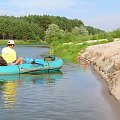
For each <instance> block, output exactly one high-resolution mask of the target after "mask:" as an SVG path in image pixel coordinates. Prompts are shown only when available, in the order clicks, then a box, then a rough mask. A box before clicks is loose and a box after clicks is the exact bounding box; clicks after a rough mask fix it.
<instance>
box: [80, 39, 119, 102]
mask: <svg viewBox="0 0 120 120" xmlns="http://www.w3.org/2000/svg"><path fill="white" fill-rule="evenodd" d="M80 58H81V59H85V60H87V61H88V62H90V63H91V64H92V65H93V67H94V69H95V70H96V71H98V72H99V74H100V75H101V76H102V77H103V78H104V79H105V80H106V82H107V84H108V89H109V92H110V94H112V95H113V96H114V97H115V98H116V99H117V100H119V101H120V41H115V42H110V43H106V44H100V45H94V46H89V47H88V48H86V49H85V51H84V52H83V53H81V55H80Z"/></svg>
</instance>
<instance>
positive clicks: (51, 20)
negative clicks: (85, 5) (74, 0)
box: [0, 15, 104, 40]
mask: <svg viewBox="0 0 120 120" xmlns="http://www.w3.org/2000/svg"><path fill="white" fill-rule="evenodd" d="M51 25H52V27H53V28H54V27H55V29H56V28H57V29H59V30H60V31H62V32H63V33H64V34H67V36H68V35H69V34H70V33H71V32H72V34H73V33H75V34H76V33H78V34H85V35H96V34H100V33H104V31H103V30H100V29H97V28H93V27H91V26H84V23H83V22H82V21H81V20H78V19H67V18H66V17H60V16H49V15H43V16H40V15H28V16H20V17H15V16H0V39H3V40H4V39H16V40H45V38H46V31H48V29H50V28H49V27H51ZM67 36H66V37H67Z"/></svg>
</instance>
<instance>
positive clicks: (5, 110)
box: [0, 47, 116, 120]
mask: <svg viewBox="0 0 120 120" xmlns="http://www.w3.org/2000/svg"><path fill="white" fill-rule="evenodd" d="M1 49H2V47H0V50H1ZM15 49H16V51H17V55H18V56H22V57H34V58H36V57H37V56H39V55H41V54H45V53H46V52H47V51H48V50H49V49H48V48H45V47H15ZM0 79H2V81H1V82H0V120H116V118H115V115H114V114H113V110H112V107H111V105H110V104H109V102H108V101H107V99H106V97H105V96H104V95H103V94H102V89H103V84H101V82H100V80H98V79H99V78H98V77H97V76H96V75H95V74H94V72H93V71H92V69H91V67H90V66H81V65H79V64H73V63H72V64H71V63H68V62H64V66H63V68H62V69H61V71H59V72H56V73H47V74H39V75H28V74H23V75H3V76H0ZM4 80H5V82H3V81H4ZM108 96H109V95H108Z"/></svg>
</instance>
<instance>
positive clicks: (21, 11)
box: [0, 0, 120, 31]
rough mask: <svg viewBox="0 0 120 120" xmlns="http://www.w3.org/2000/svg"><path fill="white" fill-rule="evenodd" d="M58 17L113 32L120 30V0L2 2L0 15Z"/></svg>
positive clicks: (0, 0)
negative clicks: (75, 20)
mask: <svg viewBox="0 0 120 120" xmlns="http://www.w3.org/2000/svg"><path fill="white" fill-rule="evenodd" d="M29 14H30V15H34V14H36V15H45V14H47V15H54V16H56V15H58V16H64V17H67V18H70V19H75V18H77V19H79V20H82V21H83V23H84V24H85V25H89V26H92V27H95V28H99V29H102V30H105V31H112V30H115V29H117V28H120V0H0V15H14V16H22V15H23V16H24V15H29Z"/></svg>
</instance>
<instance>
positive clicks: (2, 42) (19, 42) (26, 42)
mask: <svg viewBox="0 0 120 120" xmlns="http://www.w3.org/2000/svg"><path fill="white" fill-rule="evenodd" d="M7 41H8V40H0V45H6V43H7ZM14 41H15V44H16V45H46V44H47V43H46V42H44V41H36V40H14Z"/></svg>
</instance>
